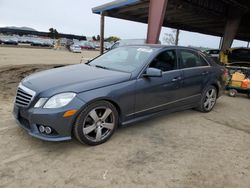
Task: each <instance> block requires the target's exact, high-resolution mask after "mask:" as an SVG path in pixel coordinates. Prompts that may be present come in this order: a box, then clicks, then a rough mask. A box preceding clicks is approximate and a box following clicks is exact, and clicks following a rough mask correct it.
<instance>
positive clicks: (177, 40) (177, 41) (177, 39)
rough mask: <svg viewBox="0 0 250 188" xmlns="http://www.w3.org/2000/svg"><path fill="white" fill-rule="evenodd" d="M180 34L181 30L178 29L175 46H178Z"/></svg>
mask: <svg viewBox="0 0 250 188" xmlns="http://www.w3.org/2000/svg"><path fill="white" fill-rule="evenodd" d="M179 34H180V30H179V29H177V30H176V35H175V46H178V43H179Z"/></svg>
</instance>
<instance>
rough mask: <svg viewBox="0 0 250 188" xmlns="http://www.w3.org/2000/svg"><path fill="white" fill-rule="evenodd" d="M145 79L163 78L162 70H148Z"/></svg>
mask: <svg viewBox="0 0 250 188" xmlns="http://www.w3.org/2000/svg"><path fill="white" fill-rule="evenodd" d="M143 76H144V77H161V76H162V70H160V69H156V68H147V70H146V73H145V74H144V75H143Z"/></svg>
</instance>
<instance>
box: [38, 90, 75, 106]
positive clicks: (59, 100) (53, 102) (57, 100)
mask: <svg viewBox="0 0 250 188" xmlns="http://www.w3.org/2000/svg"><path fill="white" fill-rule="evenodd" d="M75 96H76V94H75V93H60V94H57V95H54V96H53V97H51V98H50V99H49V100H48V101H47V102H46V103H45V105H44V106H43V108H60V107H63V106H66V105H67V104H69V103H70V101H72V100H73V98H74V97H75ZM39 101H40V100H39ZM39 101H38V102H39ZM35 106H36V105H35Z"/></svg>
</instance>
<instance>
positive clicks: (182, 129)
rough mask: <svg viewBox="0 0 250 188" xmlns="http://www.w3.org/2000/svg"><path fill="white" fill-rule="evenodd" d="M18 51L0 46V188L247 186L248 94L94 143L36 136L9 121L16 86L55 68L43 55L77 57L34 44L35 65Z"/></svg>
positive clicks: (249, 154) (57, 60)
mask: <svg viewBox="0 0 250 188" xmlns="http://www.w3.org/2000/svg"><path fill="white" fill-rule="evenodd" d="M19 50H23V49H12V50H11V53H6V51H5V58H6V59H4V58H3V57H2V56H1V55H2V54H3V51H2V48H0V54H1V55H0V66H1V65H2V64H5V65H4V66H3V67H2V68H1V67H0V187H100V186H103V187H178V188H179V187H197V188H200V187H211V188H217V187H218V188H219V187H232V188H236V187H240V188H242V187H243V188H244V187H246V188H247V187H249V186H250V178H249V177H250V149H249V148H250V147H249V146H250V134H249V133H250V118H249V106H250V100H249V99H247V98H246V97H244V96H239V97H236V98H230V97H228V96H223V97H221V98H220V99H219V100H218V103H217V105H216V107H215V109H214V111H213V112H211V113H207V114H203V113H199V112H196V111H193V110H188V111H183V112H178V113H174V114H170V115H165V116H162V117H159V118H156V119H152V120H150V121H146V122H141V123H137V124H135V125H133V126H130V127H126V128H120V129H118V130H117V132H116V133H115V134H114V136H113V137H112V139H111V140H110V141H109V142H107V143H105V144H103V145H100V146H96V147H89V146H86V145H81V144H79V143H78V142H77V141H75V140H73V141H69V142H61V143H51V142H45V141H40V140H38V139H35V138H32V137H30V136H28V135H27V133H26V131H24V130H22V129H21V128H19V127H17V126H16V124H15V122H14V120H13V117H12V115H11V111H12V104H13V98H14V91H15V87H16V85H17V83H18V82H19V80H20V79H21V78H22V77H23V76H25V75H26V74H30V73H31V72H32V71H39V70H42V69H46V68H51V67H53V66H54V65H38V64H42V62H41V60H38V59H43V58H44V60H45V59H47V57H49V55H48V56H47V55H46V53H48V54H50V55H51V56H50V57H51V61H50V62H52V63H53V64H61V63H66V62H63V61H64V59H65V58H66V59H68V60H69V61H70V62H74V61H75V62H77V58H78V55H79V54H71V53H68V52H66V51H64V52H62V51H60V52H57V51H49V50H48V51H47V50H45V51H44V50H38V51H37V54H40V53H43V54H44V55H43V56H41V57H37V56H34V55H32V54H33V53H30V56H29V57H27V56H26V57H27V58H28V59H29V62H37V64H36V65H27V66H24V65H22V64H26V59H25V58H24V57H23V55H22V54H23V53H21V52H19ZM25 50H27V49H25ZM29 50H32V49H29ZM36 50H37V49H36ZM40 51H41V52H40ZM27 52H28V51H27ZM86 53H88V52H86ZM13 54H15V57H13ZM44 56H46V57H44ZM9 59H11V61H10V62H12V63H11V64H12V65H11V66H6V65H8V64H9V62H8V60H9ZM15 62H17V63H15ZM67 62H68V61H67ZM44 63H45V62H44ZM14 64H19V65H14ZM20 64H21V65H20ZM30 64H31V63H30Z"/></svg>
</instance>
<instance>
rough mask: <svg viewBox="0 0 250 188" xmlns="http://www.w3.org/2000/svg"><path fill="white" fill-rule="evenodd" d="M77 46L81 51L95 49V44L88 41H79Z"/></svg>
mask: <svg viewBox="0 0 250 188" xmlns="http://www.w3.org/2000/svg"><path fill="white" fill-rule="evenodd" d="M78 45H79V46H80V47H81V48H82V49H87V50H94V49H95V44H94V43H92V42H89V41H80V42H79V43H78Z"/></svg>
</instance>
